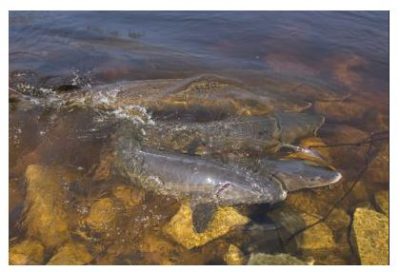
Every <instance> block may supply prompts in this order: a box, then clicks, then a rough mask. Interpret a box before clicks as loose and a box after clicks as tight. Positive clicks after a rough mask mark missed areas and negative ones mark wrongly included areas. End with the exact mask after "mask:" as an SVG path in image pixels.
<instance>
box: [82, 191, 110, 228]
mask: <svg viewBox="0 0 400 272" xmlns="http://www.w3.org/2000/svg"><path fill="white" fill-rule="evenodd" d="M115 221H116V208H115V205H114V202H113V200H112V199H111V198H109V197H106V198H102V199H99V200H97V201H96V202H94V203H93V205H92V206H91V208H90V212H89V215H88V217H87V218H86V223H87V224H88V225H89V227H90V228H91V229H93V230H95V231H99V232H106V231H108V230H111V229H112V228H113V226H115Z"/></svg>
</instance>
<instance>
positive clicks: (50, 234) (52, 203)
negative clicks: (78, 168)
mask: <svg viewBox="0 0 400 272" xmlns="http://www.w3.org/2000/svg"><path fill="white" fill-rule="evenodd" d="M64 173H65V172H64V171H63V170H62V169H56V168H47V167H44V166H41V165H30V166H28V168H27V170H26V173H25V176H26V181H27V195H26V200H25V207H26V208H27V212H26V216H25V220H24V225H25V226H26V229H27V235H28V236H29V237H37V238H38V239H39V240H40V241H41V242H42V243H43V244H44V245H45V246H46V247H56V246H59V245H61V244H62V243H63V242H64V241H66V240H67V239H69V237H70V233H69V218H68V215H67V212H66V210H65V208H64V204H65V203H64V200H65V194H64V191H63V187H62V186H63V182H66V181H67V179H65V174H64ZM67 182H68V181H67Z"/></svg>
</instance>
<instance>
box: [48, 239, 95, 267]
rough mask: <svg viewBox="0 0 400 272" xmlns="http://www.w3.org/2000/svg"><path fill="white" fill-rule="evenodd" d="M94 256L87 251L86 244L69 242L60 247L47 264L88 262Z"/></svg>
mask: <svg viewBox="0 0 400 272" xmlns="http://www.w3.org/2000/svg"><path fill="white" fill-rule="evenodd" d="M92 259H93V256H92V255H91V254H90V253H89V252H88V251H87V249H86V247H85V245H83V244H81V243H76V242H68V243H67V244H65V245H64V246H62V247H60V248H59V249H58V250H57V252H56V254H55V255H54V256H53V257H51V259H50V261H49V262H48V263H47V264H50V265H79V264H88V263H90V262H91V261H92Z"/></svg>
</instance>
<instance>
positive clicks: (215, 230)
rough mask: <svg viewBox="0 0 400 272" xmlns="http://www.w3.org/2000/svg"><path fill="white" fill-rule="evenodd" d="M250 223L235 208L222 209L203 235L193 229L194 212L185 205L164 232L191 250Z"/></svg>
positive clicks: (165, 227)
mask: <svg viewBox="0 0 400 272" xmlns="http://www.w3.org/2000/svg"><path fill="white" fill-rule="evenodd" d="M248 221H249V219H248V218H247V217H245V216H243V215H241V214H239V213H238V212H237V211H236V210H235V209H234V208H232V207H222V208H219V209H218V210H217V212H216V213H215V215H214V218H213V219H212V221H211V222H210V223H209V224H208V226H207V229H206V230H205V231H204V232H203V233H197V232H195V230H194V228H193V223H192V211H191V209H190V207H189V206H188V205H187V204H183V205H182V206H181V208H180V209H179V211H178V213H177V214H176V215H175V216H174V217H173V218H172V219H171V221H170V222H169V223H168V224H167V225H165V226H164V228H163V231H164V232H165V233H166V234H168V235H170V236H171V237H172V238H173V239H174V240H175V241H176V242H178V243H179V244H181V245H183V246H184V247H186V248H188V249H190V248H194V247H199V246H202V245H204V244H206V243H208V242H210V241H212V240H214V239H216V238H218V237H220V236H222V235H224V234H226V233H228V232H229V231H230V230H231V229H232V228H233V227H235V226H238V225H243V224H246V223H247V222H248Z"/></svg>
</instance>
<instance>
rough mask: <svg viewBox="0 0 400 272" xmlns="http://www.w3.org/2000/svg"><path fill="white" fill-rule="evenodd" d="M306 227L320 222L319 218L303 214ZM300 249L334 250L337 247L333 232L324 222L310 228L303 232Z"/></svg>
mask: <svg viewBox="0 0 400 272" xmlns="http://www.w3.org/2000/svg"><path fill="white" fill-rule="evenodd" d="M301 217H302V218H303V220H304V222H305V224H306V226H308V225H311V224H313V223H315V222H317V221H318V218H316V217H313V216H311V215H308V214H301ZM300 247H301V248H302V249H303V250H320V249H332V248H335V247H336V244H335V240H334V237H333V233H332V230H331V229H330V228H329V227H328V226H327V225H326V224H324V223H323V222H321V223H318V224H316V225H315V226H313V227H311V228H308V229H307V230H305V231H304V232H302V243H301V245H300Z"/></svg>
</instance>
